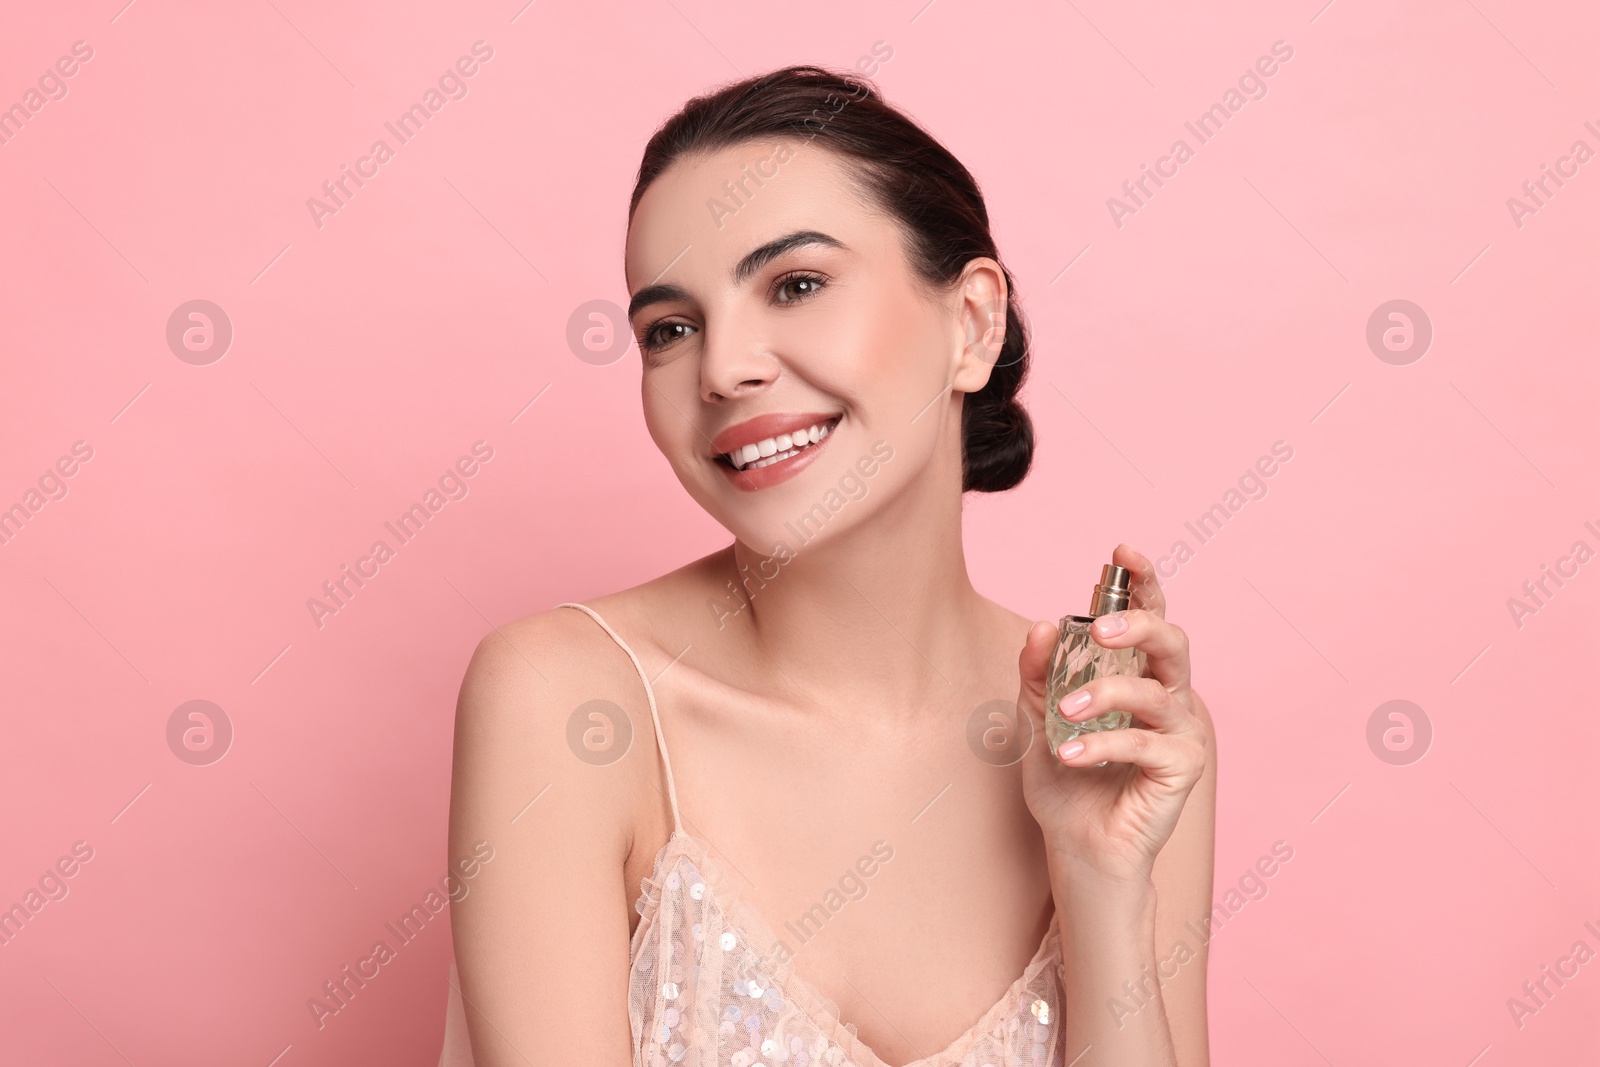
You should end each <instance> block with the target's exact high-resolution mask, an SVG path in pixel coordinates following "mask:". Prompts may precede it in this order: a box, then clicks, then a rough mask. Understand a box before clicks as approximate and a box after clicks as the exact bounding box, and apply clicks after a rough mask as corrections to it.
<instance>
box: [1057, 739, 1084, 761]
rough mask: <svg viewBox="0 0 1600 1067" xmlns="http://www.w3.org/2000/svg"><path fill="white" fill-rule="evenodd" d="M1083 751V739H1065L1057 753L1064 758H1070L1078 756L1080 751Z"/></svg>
mask: <svg viewBox="0 0 1600 1067" xmlns="http://www.w3.org/2000/svg"><path fill="white" fill-rule="evenodd" d="M1082 751H1083V742H1082V741H1063V742H1062V743H1061V747H1060V748H1058V749H1056V755H1057V756H1059V757H1061V758H1062V759H1064V760H1069V759H1071V758H1072V757H1073V756H1076V755H1077V754H1078V753H1080V752H1082Z"/></svg>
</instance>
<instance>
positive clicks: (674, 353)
mask: <svg viewBox="0 0 1600 1067" xmlns="http://www.w3.org/2000/svg"><path fill="white" fill-rule="evenodd" d="M625 269H626V276H627V285H628V291H629V293H630V295H631V300H632V305H631V307H630V308H629V318H630V321H631V324H632V327H633V330H634V336H635V338H636V340H637V341H638V344H639V350H640V355H641V362H642V378H643V385H642V390H641V392H642V395H643V403H644V417H645V422H646V424H647V426H648V428H649V431H650V435H651V438H652V439H653V440H654V442H655V443H656V445H657V446H658V447H659V448H660V449H661V452H662V454H663V455H664V456H665V457H666V458H667V461H668V462H669V463H670V464H671V465H672V468H673V470H674V472H675V473H676V474H677V476H678V479H679V481H681V482H682V483H683V486H684V488H685V489H687V490H688V491H689V494H690V495H691V496H692V497H693V498H694V499H695V501H696V502H697V503H699V504H700V505H701V506H702V507H703V508H705V510H706V511H707V512H708V513H709V514H711V515H712V516H713V517H714V518H715V519H716V520H717V521H718V522H720V523H721V524H722V525H723V526H725V527H726V528H727V529H728V530H729V531H730V532H731V533H732V534H733V535H734V541H733V543H732V544H731V545H729V546H728V547H727V548H725V549H723V550H721V551H718V552H715V553H713V554H711V555H709V556H706V557H705V558H703V559H699V560H696V561H694V562H692V563H690V564H688V565H686V566H684V567H682V568H680V569H679V570H676V571H673V572H671V573H670V574H666V575H663V576H662V577H660V578H657V579H655V580H653V581H650V582H647V583H645V584H644V585H641V586H639V587H637V588H634V589H629V590H626V591H624V592H620V593H615V594H613V595H610V596H603V597H599V598H596V599H595V600H594V601H593V602H592V604H589V605H578V604H572V605H562V606H559V607H557V608H554V609H552V610H549V611H545V612H542V613H539V614H536V615H532V616H530V617H528V618H525V619H522V620H520V621H519V622H516V623H514V624H511V625H508V626H506V627H503V628H502V629H501V630H499V631H497V632H496V633H494V634H491V635H489V636H486V637H485V638H484V639H483V641H482V642H481V643H480V645H479V646H478V648H477V651H476V653H475V654H474V656H473V658H472V662H471V665H470V667H469V668H468V670H467V674H466V678H465V680H464V682H463V685H462V690H461V698H460V704H459V708H458V711H457V723H456V742H455V745H456V747H455V779H454V786H453V796H452V803H451V827H450V850H451V856H452V857H455V856H458V855H467V854H469V853H470V851H471V849H472V847H473V844H474V843H475V842H478V841H487V842H489V843H490V845H491V846H492V847H493V849H494V857H495V858H494V861H493V863H492V864H490V865H488V866H486V867H485V868H484V869H483V870H482V872H481V873H479V874H478V875H477V877H476V879H475V881H474V882H473V883H472V884H471V891H470V894H469V895H467V896H466V897H464V898H462V899H461V900H460V902H459V903H458V904H457V905H456V906H455V908H454V919H453V926H454V936H455V951H456V960H457V963H458V964H459V972H458V974H452V977H451V1014H450V1024H449V1027H448V1029H449V1031H450V1033H449V1034H447V1041H446V1052H445V1057H444V1060H443V1062H444V1063H446V1064H455V1063H467V1062H473V1061H474V1060H475V1062H476V1063H477V1064H478V1065H479V1067H500V1065H512V1064H528V1063H532V1064H541V1065H542V1064H554V1063H563V1064H567V1063H570V1064H606V1065H613V1064H614V1065H621V1064H624V1063H628V1062H632V1063H635V1064H651V1065H670V1064H705V1065H711V1064H718V1065H722V1064H733V1065H739V1067H750V1065H753V1064H770V1063H787V1064H794V1065H798V1067H804V1065H806V1064H809V1063H818V1064H846V1065H857V1067H898V1065H905V1064H909V1063H911V1062H913V1061H915V1063H916V1064H918V1065H919V1067H945V1065H952V1067H953V1065H955V1064H971V1065H974V1067H976V1065H981V1064H989V1063H992V1064H997V1065H1000V1064H1007V1065H1008V1064H1013V1063H1025V1064H1066V1063H1069V1062H1074V1063H1076V1064H1078V1065H1082V1067H1091V1065H1099V1064H1139V1065H1142V1067H1154V1065H1161V1064H1168V1065H1170V1064H1182V1067H1205V1065H1206V1064H1207V1063H1208V1053H1207V1038H1206V1018H1205V946H1204V944H1202V943H1197V939H1196V937H1195V934H1194V933H1193V929H1204V918H1205V917H1206V916H1207V915H1208V913H1209V911H1210V894H1211V868H1212V841H1213V821H1214V809H1215V770H1214V765H1215V761H1214V753H1215V748H1214V743H1213V741H1212V730H1211V720H1210V716H1209V714H1208V712H1207V711H1206V708H1205V705H1204V703H1203V702H1202V701H1201V699H1200V697H1199V695H1198V694H1197V693H1196V692H1195V691H1194V690H1193V689H1192V688H1191V687H1190V684H1189V657H1188V645H1187V640H1186V638H1185V636H1184V634H1183V632H1182V631H1181V630H1179V629H1178V628H1177V627H1176V626H1174V625H1172V624H1171V623H1169V622H1167V621H1166V620H1165V618H1164V609H1165V603H1164V599H1163V595H1162V592H1161V590H1160V589H1159V588H1158V586H1157V583H1156V579H1155V575H1154V573H1153V570H1152V566H1151V563H1150V561H1149V560H1148V559H1146V558H1145V557H1144V556H1142V555H1140V554H1139V553H1138V552H1136V551H1134V550H1132V549H1131V548H1129V547H1128V546H1125V545H1119V546H1118V547H1117V548H1116V550H1115V554H1114V556H1113V557H1112V562H1114V563H1116V564H1118V565H1120V566H1123V567H1126V568H1127V569H1128V570H1129V571H1130V572H1132V575H1133V577H1134V580H1135V583H1134V599H1133V606H1132V607H1131V608H1130V609H1129V610H1127V611H1125V612H1121V613H1118V614H1117V615H1116V616H1115V617H1107V619H1106V620H1105V621H1104V622H1102V623H1098V624H1097V625H1096V639H1097V640H1098V641H1100V643H1101V644H1103V645H1106V646H1108V647H1118V648H1129V647H1138V648H1140V649H1142V650H1144V651H1145V653H1146V654H1147V656H1148V664H1149V666H1148V670H1147V676H1146V677H1143V678H1130V677H1107V678H1102V679H1097V680H1095V681H1093V682H1091V683H1089V685H1087V686H1086V687H1085V688H1084V690H1083V691H1084V692H1087V693H1089V694H1090V695H1091V696H1092V702H1091V703H1090V704H1089V705H1088V706H1087V707H1085V708H1083V709H1081V710H1080V711H1078V712H1077V713H1076V714H1075V715H1073V716H1072V717H1074V718H1078V719H1084V718H1089V717H1093V716H1096V715H1099V714H1102V713H1104V712H1105V711H1106V710H1108V709H1110V708H1121V709H1124V710H1127V711H1131V712H1132V713H1133V714H1134V715H1135V717H1136V720H1137V721H1136V723H1135V726H1134V727H1133V728H1130V729H1125V730H1118V731H1110V732H1104V733H1092V734H1089V735H1087V736H1086V737H1085V739H1084V742H1085V744H1084V747H1083V748H1082V749H1081V751H1078V752H1076V753H1071V752H1068V751H1065V750H1063V751H1062V752H1060V753H1053V752H1051V751H1049V750H1048V746H1047V744H1046V743H1045V742H1044V735H1043V729H1042V726H1043V714H1044V673H1045V667H1046V663H1047V660H1048V658H1049V655H1050V651H1051V648H1052V644H1053V641H1054V636H1055V628H1054V626H1053V625H1051V624H1050V623H1048V622H1034V621H1032V620H1029V619H1026V618H1023V617H1022V616H1019V615H1017V614H1015V613H1013V612H1011V611H1008V610H1006V609H1005V608H1003V607H1001V606H1000V605H998V604H995V603H993V602H992V601H990V600H987V599H985V598H984V597H983V596H981V595H980V594H979V593H978V592H977V591H976V590H975V589H974V588H973V587H972V584H971V582H970V581H969V579H968V577H967V572H966V566H965V561H964V557H963V551H962V542H961V507H962V500H963V493H964V492H967V491H975V492H995V491H1001V490H1005V489H1009V488H1011V487H1012V486H1014V485H1016V484H1017V483H1018V482H1019V481H1020V480H1021V479H1022V477H1023V475H1024V474H1025V473H1026V472H1027V470H1028V467H1029V464H1030V460H1031V454H1032V447H1033V433H1032V428H1031V424H1030V422H1029V419H1028V416H1027V415H1026V414H1025V413H1024V412H1023V410H1022V408H1021V407H1020V406H1019V405H1018V404H1017V401H1016V399H1015V397H1016V393H1017V390H1018V387H1019V386H1020V385H1021V383H1022V380H1023V377H1024V375H1025V374H1026V370H1027V364H1028V338H1027V335H1026V332H1025V330H1024V326H1023V322H1022V319H1021V318H1020V316H1019V315H1018V313H1017V311H1016V294H1015V290H1014V287H1013V285H1012V279H1011V275H1010V273H1009V272H1008V271H1007V270H1006V268H1005V267H1003V266H1002V265H1001V264H1000V262H999V259H998V253H997V251H996V249H995V245H994V242H993V239H992V237H991V236H990V234H989V224H988V214H987V211H986V209H985V207H984V203H983V200H982V197H981V195H980V194H979V191H978V189H977V187H976V184H975V183H974V181H973V179H972V177H971V175H970V174H969V173H968V172H967V170H966V169H965V168H964V167H963V166H962V165H961V164H960V163H959V162H957V161H956V160H955V159H954V158H953V157H951V156H950V155H949V153H948V152H947V151H946V150H945V149H944V148H942V147H941V146H940V145H939V144H937V143H936V142H935V141H934V140H933V139H932V138H930V137H929V136H928V135H927V134H926V133H925V132H924V131H923V130H922V129H920V128H919V127H918V126H916V125H915V124H914V123H913V122H912V121H911V120H909V119H908V118H906V117H905V116H904V115H902V114H900V113H899V112H897V111H895V110H893V109H891V108H890V107H888V106H887V105H886V104H885V103H884V102H883V101H882V100H881V99H880V98H879V97H878V95H877V94H876V93H875V92H874V91H873V90H872V88H871V86H870V85H869V84H868V83H866V82H863V81H860V80H857V79H855V78H853V77H849V76H840V75H837V74H834V73H830V72H827V71H824V70H821V69H819V68H816V67H809V66H803V67H790V68H786V69H783V70H779V71H776V72H773V73H771V74H768V75H765V76H762V77H758V78H752V79H749V80H747V81H743V82H740V83H738V84H735V85H732V86H730V87H728V88H725V89H722V90H721V91H719V92H716V93H714V94H711V95H708V96H705V97H702V98H698V99H695V100H692V101H690V102H689V103H688V104H687V105H686V106H685V107H684V109H683V110H682V111H681V112H680V113H679V114H678V115H677V116H675V117H674V118H672V119H671V120H670V121H668V122H667V123H666V124H665V125H664V126H663V127H662V128H661V130H659V131H658V132H657V133H656V135H655V136H654V137H653V138H652V140H651V141H650V143H649V145H648V146H647V148H646V150H645V155H644V161H643V164H642V166H641V168H640V173H639V178H638V182H637V186H636V188H635V190H634V194H633V203H632V206H631V210H630V223H629V229H628V237H627V248H626V264H625ZM1000 309H1004V310H1003V313H1002V312H1001V310H1000ZM597 438H598V441H599V443H601V444H602V445H603V437H601V436H600V435H597ZM638 521H639V525H640V528H641V532H642V533H645V534H646V535H648V530H649V524H650V520H649V516H648V515H640V516H639V520H638ZM1093 555H1094V556H1098V553H1093ZM1091 558H1092V557H1091ZM1096 562H1097V563H1098V560H1097V561H1096ZM1097 570H1098V567H1097V566H1096V567H1095V568H1093V569H1092V570H1091V573H1089V574H1087V575H1086V576H1085V584H1084V586H1082V587H1074V588H1071V589H1064V590H1060V591H1059V593H1058V594H1057V597H1056V598H1057V599H1059V600H1060V601H1061V602H1062V603H1063V604H1064V605H1065V606H1066V610H1081V607H1080V606H1078V605H1077V604H1076V603H1075V602H1076V601H1078V600H1079V598H1080V597H1083V596H1086V594H1087V591H1088V588H1087V587H1088V585H1090V584H1092V581H1093V579H1094V578H1095V577H1096V576H1097V575H1096V573H1095V572H1097ZM1124 624H1125V625H1124ZM1119 627H1120V629H1119ZM1019 649H1020V653H1019ZM1013 692H1015V693H1017V694H1018V695H1017V697H1016V700H1015V704H1016V706H1017V707H1018V708H1020V710H1021V714H1022V715H1023V716H1024V717H1025V718H1024V719H1023V720H1022V722H1021V728H1022V730H1023V733H1024V734H1025V735H1026V736H1027V737H1028V738H1029V741H1030V744H1029V746H1028V747H1027V749H1026V751H1025V752H1024V753H1023V754H1022V755H1021V757H1020V759H1012V760H1011V761H1010V762H1009V763H1006V764H1005V765H997V763H1003V762H1004V761H997V760H994V759H984V758H978V757H977V756H975V749H974V748H972V747H969V745H968V743H967V740H966V739H967V737H968V736H969V733H968V731H969V725H970V724H971V723H973V722H974V721H978V722H979V723H980V724H981V723H982V722H983V721H984V720H985V717H986V716H987V715H988V714H989V712H988V711H986V710H985V706H986V705H988V706H990V709H991V710H992V707H993V705H994V704H995V702H996V700H997V699H999V698H1002V697H1009V694H1010V693H1013ZM575 757H576V758H575ZM1102 762H1104V763H1105V764H1106V765H1105V766H1103V767H1102V766H1099V764H1101V763H1102ZM1197 786H1198V788H1196V787H1197ZM534 801H536V802H534ZM635 886H639V887H642V889H643V892H642V894H640V895H639V896H638V897H637V899H635V897H634V894H633V889H634V887H635ZM630 905H631V906H630ZM1186 923H1189V924H1193V928H1192V929H1191V927H1189V926H1186V925H1185V924H1186ZM1180 944H1182V945H1183V946H1184V947H1183V949H1182V951H1178V948H1179V945H1180ZM1158 976H1159V977H1158ZM468 1033H470V1036H471V1050H470V1052H468V1051H467V1049H466V1035H467V1034H468Z"/></svg>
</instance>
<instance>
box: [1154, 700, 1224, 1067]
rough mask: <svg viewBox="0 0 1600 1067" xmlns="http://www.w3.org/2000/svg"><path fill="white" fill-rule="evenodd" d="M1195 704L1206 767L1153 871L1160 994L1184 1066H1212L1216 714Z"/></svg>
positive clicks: (1181, 1065)
mask: <svg viewBox="0 0 1600 1067" xmlns="http://www.w3.org/2000/svg"><path fill="white" fill-rule="evenodd" d="M1194 708H1195V715H1196V717H1197V718H1198V719H1199V720H1200V722H1201V724H1202V725H1203V726H1204V727H1205V731H1206V737H1207V745H1206V769H1205V772H1204V773H1203V774H1202V775H1201V776H1200V780H1199V781H1197V782H1196V783H1195V785H1194V788H1193V789H1192V790H1190V792H1189V796H1188V798H1187V799H1186V800H1185V801H1184V805H1183V812H1182V814H1180V815H1179V816H1178V825H1177V826H1176V827H1174V828H1173V831H1172V836H1171V837H1170V838H1168V839H1167V843H1166V845H1165V846H1163V847H1162V849H1161V851H1160V852H1159V853H1157V854H1156V860H1155V867H1154V870H1153V874H1152V880H1153V881H1154V882H1155V885H1156V934H1155V937H1156V941H1155V952H1156V962H1157V970H1158V971H1159V972H1161V973H1160V975H1159V977H1160V979H1161V999H1162V1002H1163V1003H1164V1004H1165V1006H1166V1010H1167V1021H1168V1024H1169V1027H1170V1029H1171V1031H1172V1043H1173V1047H1174V1049H1175V1050H1176V1052H1177V1056H1178V1064H1179V1067H1209V1065H1210V1063H1211V1053H1210V1044H1209V1037H1208V1033H1207V1027H1206V963H1207V960H1208V949H1207V946H1206V941H1207V940H1209V938H1210V936H1211V935H1210V933H1209V922H1210V917H1211V887H1212V878H1213V875H1214V874H1215V868H1216V825H1217V734H1216V730H1215V728H1214V727H1213V725H1212V722H1211V712H1210V711H1209V710H1208V709H1207V708H1206V705H1205V701H1204V700H1202V699H1200V694H1199V693H1198V692H1196V693H1195V694H1194ZM1174 968H1176V969H1177V973H1176V975H1175V976H1173V969H1174ZM1169 976H1170V977H1169Z"/></svg>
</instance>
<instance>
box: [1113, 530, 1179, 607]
mask: <svg viewBox="0 0 1600 1067" xmlns="http://www.w3.org/2000/svg"><path fill="white" fill-rule="evenodd" d="M1111 562H1112V563H1115V564H1116V565H1117V566H1119V567H1126V568H1127V570H1128V579H1129V581H1128V585H1129V591H1130V593H1131V594H1132V595H1131V596H1130V597H1129V604H1128V606H1129V607H1133V608H1144V609H1145V610H1146V611H1152V612H1154V613H1155V614H1157V615H1160V616H1161V617H1162V618H1166V617H1167V594H1166V593H1165V592H1163V591H1162V589H1161V582H1160V581H1158V580H1157V578H1156V566H1155V564H1154V563H1151V562H1150V559H1149V557H1147V556H1145V555H1144V554H1143V553H1141V552H1139V551H1138V550H1137V549H1135V548H1134V547H1133V546H1132V545H1129V544H1120V545H1118V546H1117V547H1116V548H1114V549H1112V550H1111Z"/></svg>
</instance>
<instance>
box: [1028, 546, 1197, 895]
mask: <svg viewBox="0 0 1600 1067" xmlns="http://www.w3.org/2000/svg"><path fill="white" fill-rule="evenodd" d="M1111 561H1112V562H1113V563H1115V564H1117V565H1118V566H1120V567H1126V568H1127V569H1128V571H1129V574H1130V584H1131V587H1132V588H1131V596H1130V598H1129V607H1128V609H1127V610H1126V611H1119V612H1115V613H1113V614H1111V615H1104V616H1101V618H1100V620H1099V621H1097V622H1096V623H1095V624H1094V627H1093V628H1092V630H1091V631H1090V633H1091V635H1092V637H1093V639H1094V640H1095V642H1096V643H1097V644H1099V645H1102V646H1103V647H1106V648H1129V647H1136V648H1139V649H1142V650H1143V651H1144V653H1145V655H1146V657H1147V667H1146V672H1145V673H1146V675H1147V676H1146V677H1143V678H1134V677H1128V676H1123V675H1109V676H1105V677H1101V678H1095V679H1093V680H1092V681H1089V682H1087V683H1086V684H1085V685H1084V686H1083V687H1082V688H1080V689H1079V690H1077V692H1080V693H1082V692H1087V693H1089V694H1091V696H1092V698H1093V699H1092V700H1091V701H1090V703H1089V706H1088V707H1087V708H1085V709H1083V710H1082V711H1078V712H1073V713H1070V714H1067V715H1066V716H1065V717H1066V718H1067V719H1069V720H1072V721H1082V720H1085V719H1092V718H1094V717H1095V716H1097V715H1103V714H1104V713H1105V712H1107V711H1109V710H1111V709H1113V708H1117V709H1120V710H1122V711H1127V712H1132V713H1133V717H1134V718H1133V724H1132V725H1130V726H1129V727H1128V728H1127V729H1123V730H1106V731H1102V732H1098V733H1086V734H1083V735H1082V736H1081V737H1079V738H1078V741H1080V742H1082V744H1083V746H1084V747H1083V748H1082V749H1080V750H1079V751H1078V752H1077V754H1076V755H1072V756H1069V757H1068V758H1067V759H1065V760H1063V759H1061V758H1060V757H1059V755H1058V754H1057V753H1055V752H1052V751H1050V745H1049V742H1048V740H1047V739H1046V737H1045V730H1044V717H1045V673H1046V671H1047V669H1048V667H1049V660H1050V654H1051V652H1052V651H1053V649H1054V646H1055V641H1056V628H1055V626H1054V625H1052V624H1050V623H1048V622H1037V623H1034V625H1033V629H1031V630H1029V631H1028V637H1027V640H1026V641H1025V642H1024V643H1023V647H1022V653H1021V655H1020V656H1019V657H1018V664H1019V666H1020V667H1021V672H1022V688H1021V692H1020V693H1019V695H1018V697H1017V705H1018V707H1019V708H1020V709H1021V710H1022V713H1023V714H1025V715H1027V716H1029V717H1030V718H1031V719H1032V722H1033V731H1034V733H1033V743H1032V745H1031V746H1030V747H1029V749H1028V752H1027V754H1026V755H1024V756H1023V759H1022V763H1023V768H1022V788H1023V795H1024V797H1025V798H1026V800H1027V804H1028V810H1029V811H1031V812H1032V813H1033V817H1034V818H1035V819H1037V820H1038V821H1039V827H1040V829H1041V830H1042V831H1043V832H1044V838H1045V843H1046V845H1047V847H1048V849H1049V853H1050V863H1051V866H1052V868H1053V869H1061V870H1064V871H1066V872H1068V873H1069V874H1071V875H1082V876H1085V877H1090V878H1093V879H1095V880H1098V881H1105V882H1124V881H1134V880H1146V881H1147V880H1148V879H1149V878H1150V873H1151V870H1152V869H1153V867H1154V864H1155V858H1156V854H1157V853H1158V852H1160V851H1161V847H1162V846H1163V845H1165V844H1166V842H1167V839H1168V838H1169V837H1171V836H1172V831H1173V829H1174V828H1175V827H1176V826H1177V824H1178V816H1179V814H1180V813H1181V812H1182V811H1183V804H1184V801H1185V800H1186V799H1187V798H1188V796H1189V791H1190V790H1191V789H1193V788H1194V785H1195V783H1196V782H1197V781H1199V780H1200V775H1201V772H1203V771H1204V770H1205V767H1206V760H1207V759H1208V758H1209V751H1210V740H1209V737H1208V736H1207V733H1206V729H1205V726H1204V724H1203V723H1202V722H1201V721H1200V719H1199V718H1198V717H1197V716H1196V714H1195V711H1194V708H1195V706H1196V705H1197V704H1199V703H1200V695H1199V694H1198V693H1196V692H1195V691H1194V690H1193V689H1192V688H1190V686H1189V638H1188V636H1187V635H1186V634H1185V633H1184V632H1183V631H1182V630H1180V629H1179V628H1178V627H1177V626H1174V625H1173V624H1172V623H1170V622H1168V621H1167V620H1166V596H1165V594H1163V593H1162V591H1161V587H1160V585H1159V584H1158V583H1157V581H1156V574H1155V568H1154V566H1153V565H1152V564H1151V563H1150V561H1149V560H1148V559H1147V558H1145V557H1144V556H1142V555H1140V554H1139V553H1138V552H1135V551H1134V550H1133V549H1132V548H1130V547H1129V546H1127V545H1118V546H1117V548H1116V550H1115V552H1113V553H1112V557H1111ZM1116 619H1125V620H1126V622H1127V628H1126V629H1124V630H1123V631H1122V632H1121V633H1117V634H1113V635H1110V636H1107V634H1106V629H1107V624H1108V623H1111V622H1112V621H1113V620H1116ZM1063 747H1064V748H1065V747H1070V746H1063ZM1103 760H1109V761H1111V762H1110V763H1108V764H1107V765H1106V766H1105V767H1097V766H1095V764H1097V763H1099V762H1101V761H1103Z"/></svg>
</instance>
